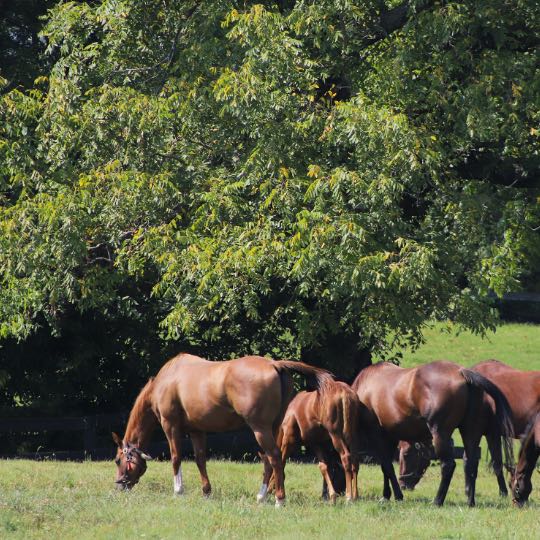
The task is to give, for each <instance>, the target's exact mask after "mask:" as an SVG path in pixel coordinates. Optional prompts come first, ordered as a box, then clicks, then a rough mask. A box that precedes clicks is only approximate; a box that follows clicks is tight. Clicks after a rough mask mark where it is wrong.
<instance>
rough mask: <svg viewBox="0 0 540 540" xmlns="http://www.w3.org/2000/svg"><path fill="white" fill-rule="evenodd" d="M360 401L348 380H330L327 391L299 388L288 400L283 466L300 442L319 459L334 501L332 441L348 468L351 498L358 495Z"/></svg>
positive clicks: (281, 443)
mask: <svg viewBox="0 0 540 540" xmlns="http://www.w3.org/2000/svg"><path fill="white" fill-rule="evenodd" d="M360 407H361V404H360V401H359V400H358V397H357V396H356V394H355V393H354V392H353V390H352V389H351V387H350V386H349V385H348V384H345V383H343V382H338V381H332V380H329V381H327V382H325V384H324V391H322V392H321V391H319V390H317V391H314V392H300V393H299V394H297V395H296V396H295V397H294V399H293V400H292V401H291V403H290V404H289V407H288V408H287V411H286V413H285V417H284V418H283V422H282V423H281V428H280V430H279V435H278V446H279V448H280V449H281V459H282V461H283V466H284V467H285V462H286V460H287V458H288V457H289V456H290V455H291V454H292V453H293V452H294V451H295V450H296V449H297V447H298V446H299V445H300V443H304V444H305V445H306V446H307V447H309V448H310V449H311V450H312V451H313V453H314V454H315V456H316V457H317V459H318V460H319V469H320V471H321V474H322V476H323V479H324V481H325V482H326V485H327V487H328V496H329V498H330V501H332V503H334V502H335V500H336V491H335V489H334V485H333V484H332V480H331V478H330V475H329V473H328V466H329V455H328V450H329V444H332V446H333V447H334V448H335V450H336V451H337V453H338V454H339V457H340V459H341V464H342V465H343V470H344V472H345V493H346V497H347V500H348V501H351V500H354V499H356V498H357V497H358V487H357V475H358V461H359V455H358V437H359V433H358V422H359V419H360Z"/></svg>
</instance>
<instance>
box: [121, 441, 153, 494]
mask: <svg viewBox="0 0 540 540" xmlns="http://www.w3.org/2000/svg"><path fill="white" fill-rule="evenodd" d="M112 437H113V441H114V442H115V443H116V445H117V446H118V450H117V452H116V458H115V460H114V462H115V463H116V466H117V471H116V480H115V483H116V487H117V488H118V489H128V490H129V489H131V488H132V487H133V486H134V485H135V484H136V483H137V482H138V481H139V479H140V478H141V476H142V475H143V474H144V473H145V472H146V461H147V460H151V459H152V458H151V457H150V456H149V455H148V454H145V453H144V452H143V451H142V450H140V449H139V448H137V447H136V446H135V445H134V444H131V443H130V442H126V441H122V439H121V438H120V437H119V436H118V435H117V434H116V433H113V434H112Z"/></svg>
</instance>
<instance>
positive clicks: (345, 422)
mask: <svg viewBox="0 0 540 540" xmlns="http://www.w3.org/2000/svg"><path fill="white" fill-rule="evenodd" d="M341 405H342V407H343V433H349V414H350V410H349V399H348V396H347V395H345V392H343V393H342V394H341Z"/></svg>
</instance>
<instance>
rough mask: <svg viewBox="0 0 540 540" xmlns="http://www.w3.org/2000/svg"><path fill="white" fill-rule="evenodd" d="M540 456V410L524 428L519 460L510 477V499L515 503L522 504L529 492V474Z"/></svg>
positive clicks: (530, 484)
mask: <svg viewBox="0 0 540 540" xmlns="http://www.w3.org/2000/svg"><path fill="white" fill-rule="evenodd" d="M539 456H540V412H538V413H537V414H536V416H534V417H533V418H532V420H531V421H530V422H529V425H528V426H527V428H526V429H525V434H524V436H523V440H522V443H521V449H520V450H519V460H518V464H517V465H516V468H515V470H514V473H513V474H512V479H511V480H510V488H511V489H512V500H513V502H514V504H515V505H517V506H523V505H524V504H525V503H526V502H527V500H528V498H529V495H530V494H531V491H532V483H531V475H532V473H533V471H534V467H535V465H536V462H537V461H538V457H539Z"/></svg>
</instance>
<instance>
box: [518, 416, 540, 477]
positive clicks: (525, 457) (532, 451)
mask: <svg viewBox="0 0 540 540" xmlns="http://www.w3.org/2000/svg"><path fill="white" fill-rule="evenodd" d="M539 455H540V447H539V446H538V445H537V444H536V440H535V436H534V426H533V428H532V429H531V430H530V431H529V433H528V434H527V436H526V437H525V439H524V441H523V445H522V447H521V451H520V453H519V460H518V464H517V466H516V473H517V474H520V475H521V474H522V475H524V476H527V477H529V478H530V477H531V475H532V473H533V471H534V468H535V466H536V461H537V460H538V456H539Z"/></svg>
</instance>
